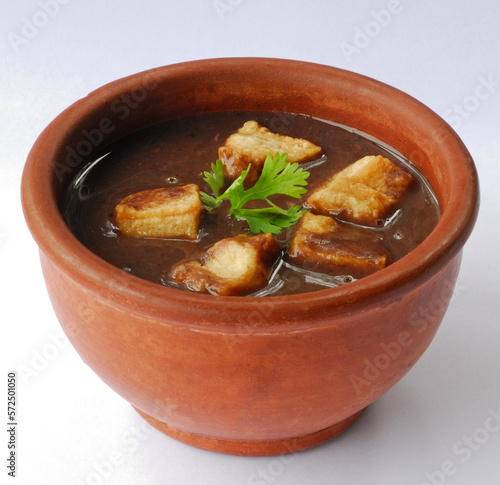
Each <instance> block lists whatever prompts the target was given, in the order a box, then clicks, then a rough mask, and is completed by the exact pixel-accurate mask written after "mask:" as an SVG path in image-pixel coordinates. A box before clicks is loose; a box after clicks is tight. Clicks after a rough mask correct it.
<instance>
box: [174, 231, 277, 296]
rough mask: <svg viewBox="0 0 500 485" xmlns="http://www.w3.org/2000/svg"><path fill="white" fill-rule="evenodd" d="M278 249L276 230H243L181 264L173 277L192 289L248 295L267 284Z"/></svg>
mask: <svg viewBox="0 0 500 485" xmlns="http://www.w3.org/2000/svg"><path fill="white" fill-rule="evenodd" d="M278 253H279V246H278V244H277V243H276V241H275V240H274V238H273V236H272V234H270V233H267V234H260V235H258V236H249V235H246V234H240V235H238V236H235V237H229V238H225V239H222V240H221V241H219V242H217V243H215V244H214V245H213V246H212V247H211V248H209V249H208V250H207V251H206V252H205V253H204V254H203V256H202V257H201V259H200V260H199V261H188V262H186V263H181V264H178V265H177V266H175V267H174V269H173V270H172V273H171V277H172V279H173V280H174V281H176V282H177V283H180V284H182V285H183V286H185V287H186V288H188V289H190V290H192V291H198V292H201V293H212V294H216V295H225V296H234V295H246V294H248V293H252V292H254V291H257V290H259V289H261V288H263V287H264V286H266V285H267V283H268V280H269V276H270V273H271V267H272V265H273V262H274V261H275V259H276V257H277V256H278Z"/></svg>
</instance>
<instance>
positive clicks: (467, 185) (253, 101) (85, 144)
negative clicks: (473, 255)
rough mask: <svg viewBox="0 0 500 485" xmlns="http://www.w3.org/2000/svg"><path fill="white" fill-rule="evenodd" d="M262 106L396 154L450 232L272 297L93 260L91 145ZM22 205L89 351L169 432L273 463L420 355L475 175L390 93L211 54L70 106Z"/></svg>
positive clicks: (66, 319) (452, 143)
mask: <svg viewBox="0 0 500 485" xmlns="http://www.w3.org/2000/svg"><path fill="white" fill-rule="evenodd" d="M130 99H132V101H133V103H129V102H128V101H127V100H130ZM256 109H257V110H266V111H276V112H283V111H285V112H292V113H302V114H307V115H311V116H316V117H319V118H321V119H326V120H332V121H335V122H338V123H342V124H345V125H348V126H352V127H355V128H357V129H359V130H362V131H364V132H365V133H368V134H370V135H372V136H375V137H377V138H378V139H380V140H382V141H384V142H385V143H387V144H389V145H391V146H392V147H393V148H395V149H397V150H399V151H400V152H401V153H402V154H403V155H404V156H406V157H408V158H409V159H410V160H411V161H413V163H415V165H416V166H417V168H418V169H419V170H420V171H422V172H423V173H424V175H425V176H426V177H427V178H428V179H429V180H430V182H431V184H432V185H433V188H434V190H435V192H436V194H437V197H438V199H439V203H440V205H441V209H442V217H441V220H440V222H439V224H438V225H437V227H436V229H435V230H434V231H433V232H432V233H431V235H430V236H429V237H428V238H427V239H426V240H425V241H424V242H423V243H422V244H421V245H420V246H419V247H417V248H416V249H415V250H414V251H412V252H411V253H410V254H408V255H407V256H405V257H404V258H402V259H401V260H399V261H397V262H395V263H394V264H393V265H391V266H390V267H388V268H385V269H384V270H382V271H380V272H378V273H375V274H373V275H371V276H368V277H366V278H363V279H361V280H359V281H356V282H354V283H350V284H348V285H344V286H341V287H338V288H333V289H326V290H321V291H316V292H313V293H306V294H301V295H293V296H289V297H287V296H281V297H268V298H265V299H259V298H250V297H215V296H211V295H198V294H192V293H189V292H181V291H178V290H174V289H170V288H167V287H163V286H161V285H156V284H154V283H150V282H148V281H145V280H141V279H139V278H136V277H134V276H132V275H129V274H127V273H125V272H124V271H122V270H120V269H118V268H115V267H113V266H111V265H110V264H108V263H106V262H105V261H103V260H101V259H100V258H98V257H97V256H95V255H94V254H92V253H91V252H90V251H88V250H87V249H86V248H85V247H84V246H83V245H81V244H80V243H79V242H78V240H76V238H75V237H74V236H73V235H72V233H71V232H70V231H69V230H68V228H67V227H66V225H65V224H64V222H63V220H62V218H61V215H60V213H59V209H58V206H59V203H60V199H61V196H62V194H63V193H64V191H65V189H66V187H67V184H68V182H69V180H70V178H71V177H72V176H73V175H74V170H75V169H76V168H77V167H80V166H81V165H82V164H83V163H84V160H85V158H86V157H87V156H89V157H91V156H92V154H93V152H94V151H95V150H98V149H102V148H103V147H104V146H105V145H106V144H107V143H109V142H111V141H113V140H116V139H117V138H119V137H121V136H123V135H125V134H127V133H130V132H132V131H134V130H136V129H139V128H141V127H143V126H145V125H149V124H152V123H156V122H159V121H162V120H165V119H168V118H172V117H178V116H181V115H184V114H192V113H196V112H210V111H220V110H256ZM22 197H23V208H24V211H25V217H26V220H27V222H28V225H29V227H30V230H31V231H32V234H33V236H34V238H35V240H36V241H37V243H38V245H39V247H40V254H41V262H42V268H43V272H44V275H45V279H46V284H47V288H48V292H49V295H50V298H51V300H52V303H53V306H54V309H55V311H56V314H57V316H58V318H59V320H60V322H61V325H62V326H63V328H64V330H65V332H66V333H67V334H68V337H69V338H70V340H71V342H72V343H73V345H74V347H75V348H76V350H77V351H78V352H79V353H80V355H81V356H82V358H83V360H84V361H85V362H86V363H87V364H88V365H89V366H90V367H92V369H94V371H95V372H96V373H97V374H98V375H99V376H100V377H101V378H102V379H103V380H104V381H105V382H106V383H107V384H109V386H110V387H112V388H113V389H114V390H115V391H116V392H118V393H119V394H120V395H122V396H123V397H124V398H125V399H127V400H128V401H129V402H130V403H131V404H132V405H133V406H134V407H135V408H136V409H137V410H138V411H139V412H140V413H141V415H143V416H144V417H146V419H148V421H149V422H151V423H152V424H153V425H154V426H156V427H157V428H158V429H160V430H161V431H163V432H165V433H166V434H169V435H171V436H173V437H174V438H176V439H179V440H180V441H185V442H188V443H190V444H193V445H194V446H199V447H201V448H205V449H210V450H213V451H219V452H224V453H233V454H242V455H269V454H278V453H286V452H293V451H298V450H301V449H305V448H308V447H311V446H314V445H317V444H319V443H322V442H324V441H326V440H327V439H329V438H331V437H333V436H335V435H336V434H338V433H339V432H341V431H343V430H344V429H345V428H346V427H348V426H349V425H350V424H351V423H352V422H354V421H355V419H356V418H357V417H358V416H359V414H360V413H361V412H362V410H363V409H364V408H366V406H368V405H369V404H370V403H372V402H373V401H374V400H376V399H377V398H378V397H380V396H381V395H382V394H383V393H384V392H386V391H387V390H388V389H389V388H390V387H391V386H393V385H394V384H395V383H396V382H397V381H398V380H399V379H401V377H402V376H403V375H404V374H405V373H406V372H407V371H408V370H409V369H410V368H411V367H412V366H413V365H414V364H415V362H416V361H417V360H418V359H419V358H420V356H421V355H422V353H423V352H424V351H425V349H426V348H427V346H428V345H429V344H430V342H431V340H432V338H433V336H434V334H435V332H436V331H437V328H438V326H439V324H440V322H441V319H442V317H443V315H444V313H445V311H446V308H447V306H448V303H449V302H450V299H451V297H452V294H453V288H454V285H455V281H456V278H457V275H458V270H459V266H460V256H461V248H462V246H463V245H464V243H465V241H466V240H467V238H468V236H469V234H470V232H471V230H472V227H473V225H474V222H475V218H476V215H477V210H478V182H477V175H476V172H475V168H474V165H473V162H472V160H471V158H470V155H469V153H468V152H467V150H466V148H465V147H464V146H463V144H462V143H461V141H460V140H459V139H458V137H457V135H456V134H455V133H454V132H453V131H452V130H451V128H450V127H449V126H448V125H447V124H446V123H445V122H444V121H442V120H441V119H440V118H439V117H437V116H436V115H435V114H434V113H433V112H432V111H430V110H429V109H428V108H426V107H425V106H423V105H422V104H420V103H419V102H417V101H416V100H414V99H413V98H411V97H409V96H408V95H405V94H404V93H401V92H400V91H398V90H396V89H394V88H391V87H389V86H387V85H384V84H382V83H379V82H376V81H374V80H371V79H368V78H365V77H362V76H359V75H356V74H353V73H350V72H346V71H342V70H338V69H334V68H331V67H326V66H320V65H315V64H309V63H303V62H296V61H286V60H273V59H250V58H246V59H214V60H206V61H197V62H191V63H183V64H178V65H173V66H167V67H164V68H159V69H155V70H152V71H148V72H145V73H140V74H137V75H135V76H131V77H128V78H125V79H121V80H119V81H116V82H114V83H111V84H109V85H107V86H104V87H103V88H101V89H99V90H97V91H95V92H94V93H91V94H90V95H89V96H87V97H86V98H84V99H82V100H81V101H78V102H77V103H75V104H74V105H73V106H71V107H70V108H68V109H67V110H66V111H65V112H63V113H62V114H61V115H60V116H59V117H58V118H56V120H54V122H53V123H51V124H50V125H49V126H48V127H47V129H46V130H45V131H44V132H43V133H42V135H41V136H40V137H39V139H38V140H37V142H36V144H35V146H34V147H33V149H32V151H31V153H30V155H29V159H28V162H27V165H26V168H25V172H24V175H23V184H22Z"/></svg>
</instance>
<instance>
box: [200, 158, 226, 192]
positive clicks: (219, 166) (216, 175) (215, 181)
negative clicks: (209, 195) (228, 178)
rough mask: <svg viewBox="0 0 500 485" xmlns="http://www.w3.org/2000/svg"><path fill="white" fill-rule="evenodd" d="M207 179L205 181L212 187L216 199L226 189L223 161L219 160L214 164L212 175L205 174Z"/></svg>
mask: <svg viewBox="0 0 500 485" xmlns="http://www.w3.org/2000/svg"><path fill="white" fill-rule="evenodd" d="M203 175H205V177H204V178H203V180H204V181H205V182H206V183H207V184H208V185H210V188H211V189H212V192H213V193H214V195H215V196H216V197H219V195H220V194H221V193H222V189H223V188H224V182H225V178H224V164H223V163H222V160H221V159H220V158H219V159H218V160H217V161H216V162H215V163H212V173H210V172H203Z"/></svg>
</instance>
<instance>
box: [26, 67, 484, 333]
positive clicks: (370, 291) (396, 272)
mask: <svg viewBox="0 0 500 485" xmlns="http://www.w3.org/2000/svg"><path fill="white" fill-rule="evenodd" d="M221 62H222V63H229V64H231V65H232V66H235V65H251V64H254V63H255V62H263V63H264V64H269V63H272V64H273V65H276V63H278V64H279V66H283V67H284V66H290V65H294V66H295V67H296V66H297V65H298V64H300V65H303V66H307V68H311V69H320V70H328V71H329V72H332V73H333V72H334V71H336V72H337V74H338V73H341V75H344V76H348V77H354V78H356V79H357V80H359V81H361V80H364V82H368V83H375V85H379V86H385V87H386V88H388V89H390V90H395V91H397V92H399V93H401V94H402V95H403V96H404V97H406V98H410V99H411V100H413V102H416V103H418V104H420V105H421V106H422V107H424V108H426V109H427V110H430V109H429V108H428V107H426V106H425V105H423V104H422V103H420V102H419V101H418V100H416V99H415V98H413V97H411V96H410V95H408V94H406V93H403V92H401V91H399V90H398V89H397V88H394V87H392V86H389V85H387V84H385V83H382V82H380V81H376V80H374V79H372V78H369V77H367V76H364V75H361V74H357V73H353V72H350V71H346V70H343V69H339V68H336V67H332V66H326V65H322V64H316V63H310V62H306V61H295V60H287V59H273V58H267V57H266V58H253V57H248V58H215V59H204V60H200V61H186V62H181V63H177V64H172V65H168V66H162V67H158V68H154V69H150V70H147V71H142V72H139V73H136V74H132V75H130V76H126V77H124V78H121V79H117V80H115V81H112V82H110V83H108V84H105V85H104V86H101V87H100V88H97V89H96V90H94V91H92V92H90V93H89V94H88V95H87V96H86V97H84V98H82V99H80V100H78V101H76V102H75V103H73V104H72V105H71V106H69V107H68V108H67V109H66V110H64V111H63V112H62V113H61V114H60V115H58V117H56V118H55V119H54V120H53V121H52V122H51V123H50V124H49V125H48V126H47V128H45V130H44V131H43V132H42V134H40V136H39V137H38V139H37V141H36V142H35V144H34V146H33V148H32V150H31V151H30V154H29V156H28V161H27V163H26V166H25V169H24V173H23V180H22V201H23V211H24V213H25V218H26V220H27V223H28V226H29V228H30V231H31V232H32V234H33V237H34V239H35V240H36V242H37V244H38V245H39V247H40V250H41V251H42V252H43V253H44V255H46V256H47V257H48V258H49V259H50V260H51V261H52V262H53V263H54V264H55V265H56V266H59V267H60V268H65V269H66V270H69V274H71V277H72V278H73V279H75V280H79V282H82V281H86V282H92V281H93V282H94V283H96V276H97V272H100V273H101V274H107V275H110V276H111V277H112V282H113V285H111V283H110V282H109V281H106V282H105V283H104V282H103V281H102V280H101V278H99V279H98V280H97V281H98V282H99V283H100V284H104V285H105V286H107V287H108V289H109V288H110V287H112V288H113V289H114V290H119V293H121V294H122V295H121V297H120V298H115V299H114V300H115V303H116V304H119V305H121V306H123V307H124V308H127V310H128V311H139V310H138V307H137V305H136V304H134V305H132V304H130V301H132V300H134V299H136V298H139V299H141V297H142V299H144V292H146V293H148V294H151V293H153V294H154V300H155V301H154V302H151V301H149V304H146V302H144V304H142V305H140V312H141V313H144V312H145V313H146V314H148V315H149V316H154V317H155V318H158V317H161V316H164V314H165V309H164V307H165V303H164V302H165V300H167V301H170V300H171V298H174V299H175V300H177V301H178V300H181V301H182V303H180V304H179V305H178V306H179V309H178V311H179V314H180V313H182V308H183V307H185V306H186V305H190V307H191V308H192V311H193V312H196V311H198V312H199V311H201V310H200V309H199V308H200V305H201V306H202V307H206V306H207V305H211V304H213V303H215V304H216V305H218V306H220V305H222V307H223V308H227V309H229V307H233V306H234V304H235V302H236V304H237V305H238V306H239V307H241V308H243V309H248V308H251V306H253V305H255V303H256V301H257V302H259V303H262V298H259V297H220V296H214V295H200V294H198V293H191V292H184V291H180V290H176V289H173V288H172V289H171V288H167V287H164V286H161V285H158V284H156V283H152V282H149V281H146V280H142V279H140V278H137V277H134V276H131V275H129V274H127V273H125V272H123V271H121V270H120V269H119V268H115V267H114V266H112V265H110V263H107V262H106V261H104V260H102V259H101V258H99V257H98V256H96V255H95V254H94V253H92V252H90V251H89V250H88V249H87V248H85V247H84V246H83V244H81V243H79V241H78V240H77V239H76V238H75V237H74V236H73V234H72V233H71V232H70V231H69V228H67V226H66V225H65V223H64V222H63V221H62V217H60V221H58V222H57V225H58V228H59V230H61V229H62V230H63V232H64V230H66V233H67V234H66V236H67V237H66V239H65V241H64V242H61V241H60V243H61V247H60V248H57V249H56V248H54V247H53V246H52V247H51V246H50V245H47V244H46V243H44V234H45V235H46V234H47V232H50V231H49V230H48V229H47V228H45V227H40V224H41V220H40V219H38V220H36V219H37V218H36V217H35V216H34V214H33V210H32V202H33V199H32V197H31V196H32V194H31V190H30V189H29V184H30V181H29V180H28V175H27V174H29V171H30V167H32V166H33V159H34V158H37V157H38V153H37V152H38V150H39V149H40V146H41V145H42V144H43V143H45V141H46V139H49V138H50V139H53V138H52V131H54V130H55V125H54V123H55V122H56V121H57V120H59V122H60V120H61V119H65V118H66V117H68V116H70V117H71V116H74V115H76V116H78V112H79V111H80V109H82V108H83V107H84V105H85V104H86V103H87V102H88V101H89V100H90V101H92V99H95V98H97V97H99V96H100V94H101V93H103V92H104V91H105V90H106V89H109V88H110V86H112V87H115V88H117V87H119V86H122V88H121V89H123V88H124V87H125V86H126V85H128V84H129V83H134V82H135V80H137V79H138V78H140V77H141V76H145V75H149V74H151V73H163V72H164V71H165V70H166V69H169V70H172V69H177V70H178V69H180V70H181V71H182V69H183V68H184V67H185V66H188V67H192V66H193V65H198V66H206V67H209V66H214V65H215V66H217V65H220V63H221ZM432 113H433V114H434V116H435V117H437V118H438V119H439V120H438V121H439V123H440V124H441V125H442V127H443V129H445V130H447V132H448V134H451V135H452V137H454V138H455V142H456V143H458V146H459V147H460V148H461V151H462V154H463V160H462V162H463V164H464V166H465V165H466V160H465V159H466V158H468V160H469V164H468V170H469V172H470V173H471V174H473V173H474V174H475V175H474V176H473V177H472V180H471V184H470V187H469V188H468V191H469V193H470V194H471V200H470V204H469V210H468V213H467V214H462V217H461V219H460V220H461V221H462V222H461V224H460V227H459V229H460V230H457V227H455V228H453V227H452V226H453V224H452V221H448V222H449V227H448V231H452V230H453V229H455V231H454V232H453V233H447V234H448V236H449V237H448V239H447V240H446V241H440V242H441V244H440V247H438V248H434V251H431V252H430V255H429V253H426V251H425V250H426V249H428V246H429V243H427V244H426V241H427V240H428V239H429V238H431V240H432V239H435V237H431V236H432V235H433V234H434V233H435V232H436V230H437V229H438V228H440V229H441V228H442V227H443V224H442V218H441V219H440V221H439V222H438V225H437V226H436V228H435V230H434V231H433V232H432V233H431V234H430V235H429V236H428V238H427V239H426V241H424V242H422V243H421V244H420V245H419V246H418V247H417V248H415V249H414V250H413V251H412V252H411V253H409V255H407V256H405V257H403V258H402V259H400V260H399V261H396V262H395V263H393V264H392V265H391V266H389V267H388V268H385V269H384V270H382V271H380V272H377V273H375V274H374V275H370V276H368V277H365V278H362V279H361V280H358V281H356V282H354V283H350V284H349V285H345V286H343V287H338V288H329V289H324V290H318V291H315V292H309V293H303V294H300V295H284V296H268V297H266V298H265V300H266V301H269V302H271V303H272V304H273V305H277V306H278V307H286V306H289V300H290V299H291V298H293V299H294V300H297V301H298V303H301V304H302V305H307V306H308V307H309V308H311V307H312V308H324V307H325V304H326V303H325V299H326V300H328V302H327V304H328V305H329V306H330V307H332V308H336V309H337V310H339V311H341V310H342V309H344V307H348V310H350V311H352V310H353V309H354V308H355V307H357V306H359V305H364V304H365V303H366V301H367V300H368V301H373V300H374V299H375V298H378V297H380V296H381V295H384V297H385V298H395V297H397V295H399V294H401V293H402V292H403V291H404V290H405V289H406V288H407V285H409V284H411V283H413V282H418V281H421V280H422V279H424V278H425V279H427V278H429V277H431V276H432V275H433V274H435V273H437V272H438V271H439V270H440V269H441V268H442V267H443V266H444V265H445V263H446V262H448V261H449V260H450V259H451V258H452V257H454V256H455V255H456V254H457V253H458V252H459V251H460V250H461V248H462V246H463V245H464V244H465V242H466V240H467V238H468V236H469V235H470V232H471V231H472V228H473V225H474V223H475V220H476V217H477V212H478V209H479V181H478V178H477V173H476V171H475V167H474V164H473V161H472V158H471V157H470V154H469V153H468V151H467V149H466V148H465V146H464V145H463V143H462V141H461V140H460V138H459V137H458V135H456V133H455V132H454V130H453V129H452V128H451V127H450V126H449V125H448V124H447V123H446V122H445V121H444V120H442V119H441V118H440V117H439V116H438V115H437V114H435V113H434V112H432ZM56 132H57V130H56ZM32 176H33V175H32ZM31 184H33V181H31ZM455 222H456V221H455ZM61 224H62V225H63V226H64V227H63V228H61V227H59V226H60V225H61ZM71 238H73V239H74V240H73V241H71ZM69 241H71V243H73V244H75V241H76V244H79V245H80V246H81V247H79V248H78V251H77V252H76V254H77V255H79V256H80V257H81V258H84V260H85V261H86V264H85V265H81V264H79V265H77V264H76V262H75V252H73V253H72V257H68V255H67V252H66V251H63V252H61V251H60V249H62V247H65V246H67V245H68V243H69ZM410 255H411V258H413V259H415V258H420V259H421V261H420V262H419V263H415V264H413V265H411V266H412V271H407V270H406V271H405V270H404V268H403V265H404V264H406V263H407V262H408V257H409V256H410ZM445 256H446V258H445ZM82 266H84V268H83V269H82ZM89 266H91V267H92V271H90V272H88V271H87V272H86V271H85V270H87V269H88V267H89ZM84 286H86V285H84ZM94 287H95V288H97V287H96V285H94ZM157 290H160V292H159V291H157ZM159 293H161V294H162V295H160V294H159ZM96 294H99V295H100V296H101V297H103V292H102V291H97V290H96ZM106 294H107V295H108V297H109V292H106ZM353 294H355V295H353ZM124 295H125V296H126V298H123V296H124ZM162 300H163V303H162ZM282 310H284V308H282ZM219 311H220V310H219ZM174 313H175V312H174ZM285 313H286V314H287V315H288V316H289V317H290V312H285ZM304 318H305V317H304ZM310 319H311V318H310V317H309V318H307V320H310ZM179 321H180V319H179ZM281 324H283V322H281ZM200 325H201V326H203V327H206V326H207V325H215V326H220V325H230V322H227V321H223V322H219V323H218V322H216V321H206V322H201V323H200ZM267 325H268V323H262V324H258V323H257V324H256V326H263V327H266V326H267ZM276 325H280V323H279V322H278V323H276Z"/></svg>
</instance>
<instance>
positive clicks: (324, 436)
mask: <svg viewBox="0 0 500 485" xmlns="http://www.w3.org/2000/svg"><path fill="white" fill-rule="evenodd" d="M132 407H134V406H132ZM134 409H135V410H136V411H137V412H138V413H139V414H140V415H141V416H142V417H143V418H144V419H145V420H146V421H147V422H148V423H149V424H151V426H153V427H154V428H156V429H158V430H159V431H161V432H162V433H164V434H166V435H167V436H170V437H171V438H174V439H176V440H177V441H181V442H183V443H186V444H188V445H191V446H194V447H196V448H201V449H203V450H208V451H214V452H216V453H225V454H228V455H239V456H272V455H284V454H287V453H295V452H298V451H302V450H306V449H308V448H312V447H314V446H317V445H320V444H322V443H325V442H327V441H329V440H331V439H332V438H335V437H336V436H338V435H339V434H341V433H343V432H344V431H345V430H346V429H347V428H349V427H350V426H351V425H352V424H354V423H355V422H356V420H357V419H358V418H359V417H360V416H361V414H363V411H364V410H365V409H366V408H364V409H362V410H361V411H358V412H357V413H355V414H353V415H352V416H349V417H348V418H346V419H344V420H342V421H340V422H339V423H336V424H334V425H333V426H329V427H328V428H325V429H322V430H320V431H316V432H314V433H310V434H306V435H303V436H295V437H292V438H286V439H282V440H270V441H267V440H263V441H250V440H231V439H221V438H215V437H211V436H206V435H202V434H197V433H191V432H189V431H182V430H180V429H178V428H175V427H173V426H170V425H168V424H166V423H163V422H162V421H159V420H158V419H155V418H153V417H152V416H150V415H149V414H146V413H144V412H142V411H140V410H139V409H137V408H136V407H134Z"/></svg>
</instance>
